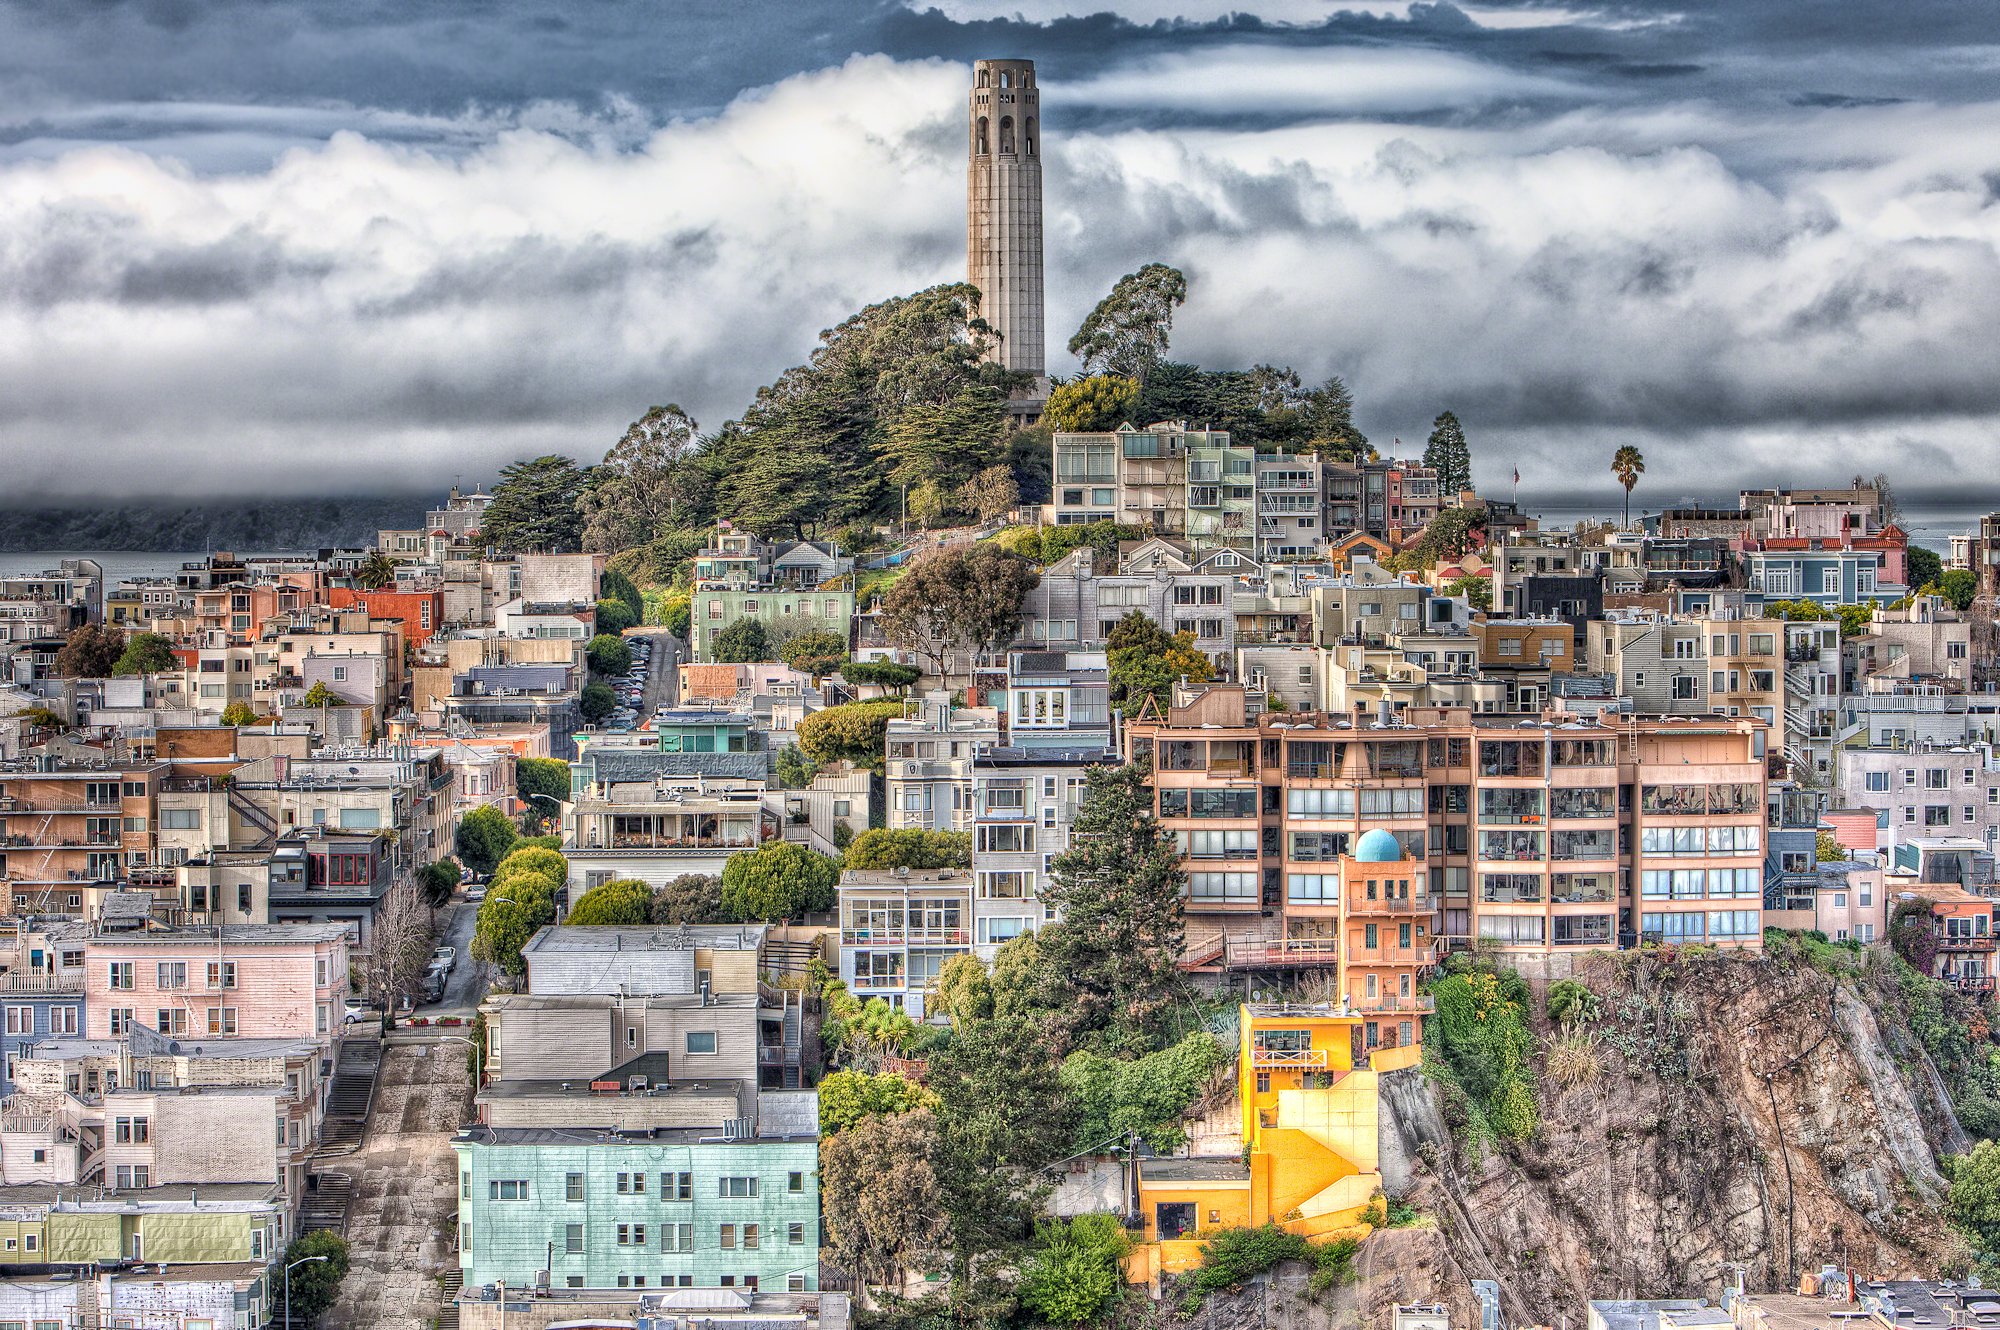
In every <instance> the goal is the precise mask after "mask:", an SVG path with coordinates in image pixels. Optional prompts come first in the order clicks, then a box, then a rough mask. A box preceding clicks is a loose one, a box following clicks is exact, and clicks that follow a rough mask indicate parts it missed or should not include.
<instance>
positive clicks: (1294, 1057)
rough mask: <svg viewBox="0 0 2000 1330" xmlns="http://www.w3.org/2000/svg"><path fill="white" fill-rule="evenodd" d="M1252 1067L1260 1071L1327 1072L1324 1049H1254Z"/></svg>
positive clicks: (1251, 1060) (1251, 1057)
mask: <svg viewBox="0 0 2000 1330" xmlns="http://www.w3.org/2000/svg"><path fill="white" fill-rule="evenodd" d="M1250 1065H1251V1066H1252V1067H1254V1068H1255V1069H1256V1070H1258V1071H1325V1070H1326V1050H1325V1049H1323V1048H1253V1049H1252V1050H1251V1051H1250Z"/></svg>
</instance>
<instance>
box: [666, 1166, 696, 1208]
mask: <svg viewBox="0 0 2000 1330" xmlns="http://www.w3.org/2000/svg"><path fill="white" fill-rule="evenodd" d="M660 1199H661V1200H663V1201H692V1200H693V1199H694V1174H692V1173H662V1174H660Z"/></svg>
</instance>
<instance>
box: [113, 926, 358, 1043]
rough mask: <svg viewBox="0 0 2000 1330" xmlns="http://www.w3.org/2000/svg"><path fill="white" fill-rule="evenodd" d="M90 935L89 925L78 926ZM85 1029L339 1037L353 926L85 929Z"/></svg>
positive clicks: (195, 1036) (176, 1036)
mask: <svg viewBox="0 0 2000 1330" xmlns="http://www.w3.org/2000/svg"><path fill="white" fill-rule="evenodd" d="M79 931H81V930H79ZM83 946H84V953H85V954H84V1004H83V1007H84V1026H85V1033H86V1035H87V1036H88V1037H90V1038H94V1039H116V1038H122V1037H123V1036H125V1035H126V1034H128V1033H129V1032H130V1030H131V1028H132V1027H133V1026H134V1025H143V1026H146V1027H148V1028H150V1029H154V1030H157V1031H159V1032H160V1033H161V1034H163V1035H165V1036H167V1037H168V1038H170V1039H182V1038H190V1039H312V1040H317V1041H319V1042H321V1043H330V1042H332V1041H333V1040H334V1039H337V1038H338V1037H339V1035H340V1021H341V1003H342V1001H343V1000H344V999H345V997H346V996H347V929H346V928H345V927H343V926H342V925H340V924H240V925H233V926H232V925H223V926H220V927H210V928H200V927H178V928H151V929H146V930H135V931H133V932H114V933H107V932H101V931H100V932H96V933H89V934H85V935H84V938H83Z"/></svg>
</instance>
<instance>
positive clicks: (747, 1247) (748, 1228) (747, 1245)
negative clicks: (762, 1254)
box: [743, 1224, 757, 1251]
mask: <svg viewBox="0 0 2000 1330" xmlns="http://www.w3.org/2000/svg"><path fill="white" fill-rule="evenodd" d="M743 1250H744V1251H756V1250H757V1225H755V1224H745V1225H744V1226H743Z"/></svg>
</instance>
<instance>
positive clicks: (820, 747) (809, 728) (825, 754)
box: [798, 699, 903, 771]
mask: <svg viewBox="0 0 2000 1330" xmlns="http://www.w3.org/2000/svg"><path fill="white" fill-rule="evenodd" d="M902 715H903V704H902V703H901V702H897V701H894V700H892V699H884V700H882V701H879V702H849V703H847V704H846V705H844V706H837V707H826V708H824V709H822V710H819V711H815V712H813V713H812V714H811V715H809V716H807V717H806V718H805V719H804V720H802V721H800V722H799V728H798V736H799V750H800V751H801V752H803V753H804V754H805V755H806V756H807V757H809V758H811V759H812V760H813V761H815V762H817V763H819V764H820V765H822V766H824V765H825V764H827V763H829V762H843V761H845V762H852V763H854V764H855V765H856V766H863V767H870V768H873V769H875V770H877V771H879V770H881V768H882V761H883V746H884V744H885V742H886V739H887V736H888V733H889V722H890V721H892V720H898V719H901V717H902Z"/></svg>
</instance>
